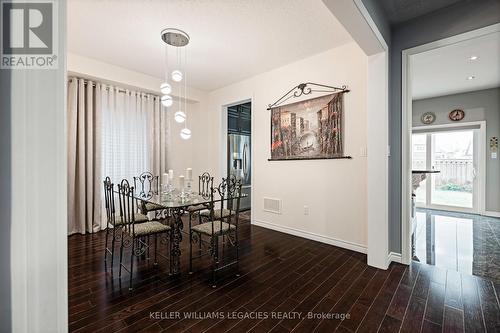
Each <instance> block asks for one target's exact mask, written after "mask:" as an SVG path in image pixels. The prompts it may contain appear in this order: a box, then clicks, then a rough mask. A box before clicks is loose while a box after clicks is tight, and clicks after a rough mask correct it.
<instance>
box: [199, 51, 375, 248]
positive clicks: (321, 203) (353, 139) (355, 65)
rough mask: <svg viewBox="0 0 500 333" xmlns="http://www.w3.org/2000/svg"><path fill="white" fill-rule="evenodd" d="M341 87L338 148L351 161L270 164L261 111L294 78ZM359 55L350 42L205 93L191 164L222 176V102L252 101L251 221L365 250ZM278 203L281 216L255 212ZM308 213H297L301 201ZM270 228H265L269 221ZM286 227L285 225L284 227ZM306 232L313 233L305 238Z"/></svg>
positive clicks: (266, 119)
mask: <svg viewBox="0 0 500 333" xmlns="http://www.w3.org/2000/svg"><path fill="white" fill-rule="evenodd" d="M308 81H309V82H317V83H322V84H330V85H342V84H346V85H348V86H349V88H350V89H351V92H350V93H348V94H346V95H345V98H346V99H345V151H346V154H348V155H351V156H353V159H352V160H310V161H279V162H278V161H275V162H269V161H268V160H267V159H268V158H269V157H270V114H269V111H267V110H266V107H267V105H268V104H269V103H272V102H274V101H275V100H276V99H278V98H279V97H281V95H282V94H283V93H284V92H286V91H288V90H289V89H290V88H291V87H292V86H294V85H296V84H298V83H301V82H308ZM366 84H367V57H366V56H365V55H364V53H363V52H362V50H361V49H360V48H359V47H358V46H357V45H356V44H354V43H349V44H346V45H344V46H341V47H338V48H335V49H332V50H329V51H327V52H324V53H321V54H318V55H315V56H312V57H309V58H306V59H303V60H300V61H297V62H294V63H291V64H288V65H286V66H283V67H280V68H277V69H274V70H272V71H269V72H266V73H263V74H260V75H258V76H255V77H252V78H249V79H247V80H244V81H242V82H238V83H235V84H232V85H230V86H227V87H224V88H221V89H218V90H216V91H213V92H210V93H209V94H208V100H207V103H206V106H205V107H204V108H203V109H204V110H203V111H201V112H198V115H197V119H196V122H197V124H196V125H195V126H192V127H193V129H195V130H194V135H193V144H194V147H195V149H194V151H195V156H194V157H193V165H196V166H197V167H196V168H197V169H198V170H199V169H206V170H208V171H211V172H215V174H216V175H217V177H218V178H220V177H221V176H222V175H223V170H224V167H223V160H222V158H221V156H222V154H223V152H224V149H225V148H224V144H223V142H224V140H225V137H224V136H223V135H222V133H223V129H222V127H221V124H222V122H223V116H222V112H223V109H224V105H227V104H231V103H235V102H239V101H242V100H247V99H249V98H251V99H252V117H253V135H252V140H253V142H252V146H253V147H252V148H253V175H252V185H253V209H252V218H253V220H254V221H256V222H260V223H268V224H272V225H275V226H277V227H278V228H281V229H283V228H285V229H289V230H292V231H294V232H296V231H303V232H308V233H313V234H316V235H320V236H321V237H320V240H323V241H327V242H330V243H334V244H337V245H340V246H344V247H349V248H352V249H355V250H358V251H365V250H366V244H367V225H366V223H367V222H366V221H367V195H366V190H367V158H366V156H361V155H363V154H362V150H363V149H364V148H365V147H366V145H367V137H366V129H367V119H366V117H367V111H366V108H367V106H366V99H367V92H366V89H367V88H366ZM264 197H270V198H278V199H281V200H282V203H283V207H282V214H281V215H276V214H273V213H268V212H264V211H263V198H264ZM305 205H306V206H308V207H309V215H304V206H305ZM272 225H271V226H272ZM290 228H292V229H290ZM312 236H313V237H314V236H315V235H312Z"/></svg>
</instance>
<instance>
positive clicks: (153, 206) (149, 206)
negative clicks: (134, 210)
mask: <svg viewBox="0 0 500 333" xmlns="http://www.w3.org/2000/svg"><path fill="white" fill-rule="evenodd" d="M160 209H165V208H164V207H163V206H160V205H158V204H155V203H152V202H146V210H147V211H148V212H151V211H154V210H160Z"/></svg>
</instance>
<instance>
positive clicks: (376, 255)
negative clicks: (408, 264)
mask: <svg viewBox="0 0 500 333" xmlns="http://www.w3.org/2000/svg"><path fill="white" fill-rule="evenodd" d="M387 69H388V57H387V53H386V52H381V53H379V54H376V55H372V56H370V57H368V75H367V76H368V95H367V98H368V103H367V108H368V110H367V111H368V114H367V133H368V135H367V136H368V151H369V152H370V154H368V185H367V191H368V210H367V211H368V217H367V220H368V228H367V229H368V265H370V266H374V267H377V268H382V269H387V267H388V263H387V256H388V253H389V215H388V206H389V186H388V180H389V178H388V158H387V142H388V138H389V131H388V121H389V119H388V75H387Z"/></svg>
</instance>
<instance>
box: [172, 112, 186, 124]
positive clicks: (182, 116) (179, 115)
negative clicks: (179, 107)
mask: <svg viewBox="0 0 500 333" xmlns="http://www.w3.org/2000/svg"><path fill="white" fill-rule="evenodd" d="M174 119H175V121H176V122H178V123H179V124H181V123H183V122H184V121H185V120H186V114H185V113H184V112H183V111H177V112H176V113H175V114H174Z"/></svg>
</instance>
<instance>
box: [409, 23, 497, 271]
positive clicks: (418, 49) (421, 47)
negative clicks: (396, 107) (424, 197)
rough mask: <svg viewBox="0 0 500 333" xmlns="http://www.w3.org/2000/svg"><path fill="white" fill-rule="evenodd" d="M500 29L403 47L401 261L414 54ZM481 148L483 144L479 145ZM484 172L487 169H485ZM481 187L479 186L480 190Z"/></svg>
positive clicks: (476, 31) (489, 28)
mask: <svg viewBox="0 0 500 333" xmlns="http://www.w3.org/2000/svg"><path fill="white" fill-rule="evenodd" d="M499 31H500V23H498V24H493V25H490V26H488V27H484V28H481V29H476V30H473V31H468V32H465V33H463V34H458V35H455V36H452V37H449V38H444V39H441V40H438V41H435V42H431V43H428V44H423V45H419V46H416V47H413V48H410V49H406V50H403V51H402V53H401V61H402V66H401V71H402V73H401V74H402V82H401V84H402V87H401V88H402V96H401V97H402V100H401V107H402V118H401V142H402V147H401V153H402V156H401V172H402V174H401V175H402V176H401V191H402V192H401V224H402V225H401V261H402V263H404V264H409V263H410V261H411V249H410V247H411V231H410V229H411V228H410V224H411V130H412V124H411V119H412V100H413V98H412V94H411V81H412V77H411V56H412V55H415V54H418V53H422V52H427V51H430V50H434V49H437V48H440V47H443V46H448V45H452V44H456V43H460V42H462V41H466V40H470V39H473V38H477V37H481V36H485V35H489V34H492V33H496V32H499ZM480 149H481V148H480ZM482 173H483V174H484V172H482ZM481 191H482V189H480V193H481Z"/></svg>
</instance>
